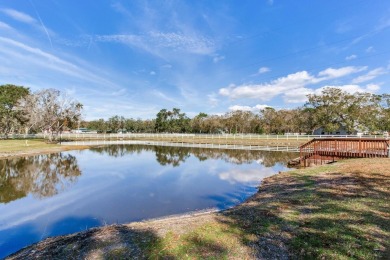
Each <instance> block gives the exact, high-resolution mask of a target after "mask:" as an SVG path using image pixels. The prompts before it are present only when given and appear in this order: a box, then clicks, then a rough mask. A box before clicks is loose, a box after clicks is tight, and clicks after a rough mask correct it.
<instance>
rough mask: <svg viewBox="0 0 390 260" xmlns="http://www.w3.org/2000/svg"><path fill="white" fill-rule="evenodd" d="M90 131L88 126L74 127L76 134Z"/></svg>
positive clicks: (73, 131)
mask: <svg viewBox="0 0 390 260" xmlns="http://www.w3.org/2000/svg"><path fill="white" fill-rule="evenodd" d="M89 132H90V131H89V130H88V128H79V129H73V130H72V133H75V134H82V133H89Z"/></svg>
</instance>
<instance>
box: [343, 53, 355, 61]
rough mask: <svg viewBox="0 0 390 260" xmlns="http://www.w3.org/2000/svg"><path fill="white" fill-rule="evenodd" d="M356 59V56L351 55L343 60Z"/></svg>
mask: <svg viewBox="0 0 390 260" xmlns="http://www.w3.org/2000/svg"><path fill="white" fill-rule="evenodd" d="M356 58H357V55H355V54H352V55H350V56H347V57H345V60H354V59H356Z"/></svg>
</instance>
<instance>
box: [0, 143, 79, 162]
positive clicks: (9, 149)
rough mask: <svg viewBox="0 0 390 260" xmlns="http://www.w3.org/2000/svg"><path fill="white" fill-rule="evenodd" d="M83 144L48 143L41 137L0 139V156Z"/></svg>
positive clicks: (62, 149)
mask: <svg viewBox="0 0 390 260" xmlns="http://www.w3.org/2000/svg"><path fill="white" fill-rule="evenodd" d="M82 148H86V147H83V146H64V145H60V144H48V143H46V142H45V141H44V140H42V139H30V140H0V158H4V157H10V156H20V155H23V156H25V155H33V154H39V153H50V152H59V151H64V150H72V149H82Z"/></svg>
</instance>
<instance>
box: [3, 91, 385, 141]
mask: <svg viewBox="0 0 390 260" xmlns="http://www.w3.org/2000/svg"><path fill="white" fill-rule="evenodd" d="M307 98H308V99H307V102H306V103H305V104H304V105H303V106H301V107H297V108H293V109H275V108H272V107H266V108H264V109H262V110H259V111H258V112H256V113H255V112H251V111H242V110H237V111H230V112H226V113H225V114H222V115H208V114H206V113H203V112H201V113H199V114H198V115H196V116H194V117H193V118H190V117H188V116H187V115H186V113H184V112H182V111H181V110H180V109H179V108H173V109H172V110H169V109H161V110H160V111H159V112H158V113H157V114H156V117H155V118H153V119H134V118H126V117H124V116H119V115H115V116H112V117H110V118H109V119H103V118H102V119H98V120H90V121H85V120H84V121H83V120H81V111H82V108H83V105H82V104H81V103H79V102H77V101H75V100H73V99H71V98H70V97H67V96H66V95H64V94H63V93H61V92H60V91H58V90H55V89H43V90H40V91H37V92H34V93H31V91H30V90H29V89H28V88H25V87H22V86H15V85H2V86H0V133H2V134H3V135H5V136H7V135H8V134H9V133H32V132H46V133H49V136H51V138H55V136H56V135H58V133H60V132H62V131H65V130H71V129H76V128H80V127H83V128H88V129H91V130H95V131H97V132H99V133H118V132H131V133H208V134H210V133H212V134H214V133H229V134H235V133H242V134H246V133H256V134H285V133H308V134H311V133H313V131H314V130H315V129H317V128H319V127H323V129H324V130H325V131H326V132H333V131H336V130H337V129H339V128H340V127H343V128H344V129H345V130H346V131H347V132H349V133H352V132H354V130H359V131H367V132H375V131H378V132H382V131H389V130H390V95H389V94H381V95H377V94H372V93H367V92H356V93H354V94H351V93H348V92H346V91H343V90H341V89H338V88H324V89H323V90H322V91H321V93H318V94H310V95H308V96H307Z"/></svg>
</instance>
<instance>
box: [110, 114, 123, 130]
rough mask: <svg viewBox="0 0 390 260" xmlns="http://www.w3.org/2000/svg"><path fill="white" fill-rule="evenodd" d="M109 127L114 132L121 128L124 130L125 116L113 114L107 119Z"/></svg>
mask: <svg viewBox="0 0 390 260" xmlns="http://www.w3.org/2000/svg"><path fill="white" fill-rule="evenodd" d="M107 123H108V128H109V129H110V131H111V132H112V133H117V132H118V131H119V130H123V129H124V127H125V118H124V117H123V116H118V115H116V116H113V117H110V118H109V119H108V121H107Z"/></svg>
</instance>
